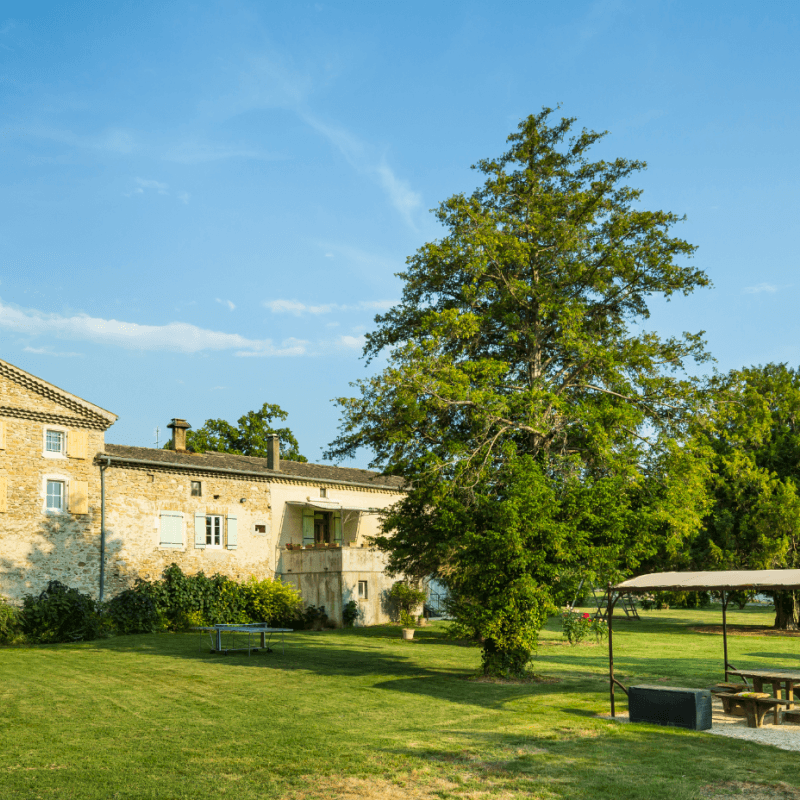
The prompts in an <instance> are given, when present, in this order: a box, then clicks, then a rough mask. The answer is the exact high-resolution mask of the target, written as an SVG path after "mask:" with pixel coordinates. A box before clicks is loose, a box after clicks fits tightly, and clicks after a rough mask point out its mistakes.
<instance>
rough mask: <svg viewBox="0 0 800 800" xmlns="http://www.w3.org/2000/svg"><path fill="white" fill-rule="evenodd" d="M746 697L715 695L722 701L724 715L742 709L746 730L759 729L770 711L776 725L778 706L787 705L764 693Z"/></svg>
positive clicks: (783, 701) (785, 702)
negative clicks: (745, 718) (737, 708)
mask: <svg viewBox="0 0 800 800" xmlns="http://www.w3.org/2000/svg"><path fill="white" fill-rule="evenodd" d="M748 695H749V696H743V695H741V694H723V693H721V692H720V693H717V697H719V698H720V700H722V708H723V710H724V711H725V713H726V714H731V713H736V712H735V711H734V709H735V708H736V707H739V708H743V709H744V712H745V714H746V715H747V727H748V728H760V727H761V726H762V725H763V723H764V717H765V716H766V715H767V714H768V713H769V712H770V711H773V712H774V714H775V724H776V725H777V724H778V722H779V721H780V718H779V716H778V714H779V713H780V710H779V706H786V705H789V701H788V700H779V699H777V698H776V697H770V696H769V695H768V694H766V693H764V692H749V693H748Z"/></svg>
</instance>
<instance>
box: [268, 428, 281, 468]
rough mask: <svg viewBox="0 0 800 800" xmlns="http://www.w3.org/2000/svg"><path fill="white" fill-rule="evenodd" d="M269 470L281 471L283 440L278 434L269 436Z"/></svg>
mask: <svg viewBox="0 0 800 800" xmlns="http://www.w3.org/2000/svg"><path fill="white" fill-rule="evenodd" d="M267 469H274V470H275V472H280V471H281V440H280V438H279V437H278V434H277V433H270V434H269V436H267Z"/></svg>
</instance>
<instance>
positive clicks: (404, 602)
mask: <svg viewBox="0 0 800 800" xmlns="http://www.w3.org/2000/svg"><path fill="white" fill-rule="evenodd" d="M426 598H427V594H425V591H424V590H423V589H418V588H417V587H416V586H412V585H411V584H410V583H409V582H408V581H396V582H395V583H394V584H392V588H391V589H390V590H389V594H388V599H389V602H390V603H391V604H392V605H393V606H394V607H395V609H396V610H397V612H398V617H399V619H400V622H401V624H402V625H403V627H404V628H411V627H412V626H414V625H415V624H416V617H414V616H413V614H412V612H413V611H414V609H415V608H417V607H418V606H420V605H421V604H422V603H424V602H425V599H426Z"/></svg>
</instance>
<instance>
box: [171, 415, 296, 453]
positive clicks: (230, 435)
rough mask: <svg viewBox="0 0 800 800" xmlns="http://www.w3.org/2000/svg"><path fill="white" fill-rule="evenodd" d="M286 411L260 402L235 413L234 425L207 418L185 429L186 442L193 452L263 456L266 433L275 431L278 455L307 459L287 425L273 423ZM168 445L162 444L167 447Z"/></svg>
mask: <svg viewBox="0 0 800 800" xmlns="http://www.w3.org/2000/svg"><path fill="white" fill-rule="evenodd" d="M288 416H289V415H288V414H287V413H286V412H285V411H284V410H283V409H282V408H281V407H280V406H278V405H275V404H274V403H264V405H263V406H261V409H260V410H258V411H248V412H247V413H246V414H244V415H243V416H241V417H239V420H238V423H237V427H234V426H233V425H231V424H230V423H229V422H226V421H225V420H224V419H207V420H206V421H205V424H204V425H203V427H202V428H198V429H197V430H196V431H192V430H188V431H186V446H187V447H189V448H191V449H192V450H194V451H195V452H196V453H206V452H208V451H215V452H218V453H236V454H238V455H242V456H255V457H256V458H266V457H267V437H268V436H269V435H270V434H277V435H278V436H279V437H280V442H281V451H280V452H281V458H282V459H284V460H286V461H308V459H307V458H306V457H305V456H303V455H301V454H300V445H299V444H298V442H297V439H296V438H295V436H294V434H293V433H292V431H291V430H290V429H289V428H285V427H284V428H276V427H273V424H272V423H273V421H274V420H281V421H283V420H285V419H286V418H287V417H288ZM170 446H171V445H170V444H167V445H165V448H169V447H170Z"/></svg>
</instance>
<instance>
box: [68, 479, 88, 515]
mask: <svg viewBox="0 0 800 800" xmlns="http://www.w3.org/2000/svg"><path fill="white" fill-rule="evenodd" d="M69 510H70V512H71V513H73V514H88V513H89V482H88V481H70V482H69Z"/></svg>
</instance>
